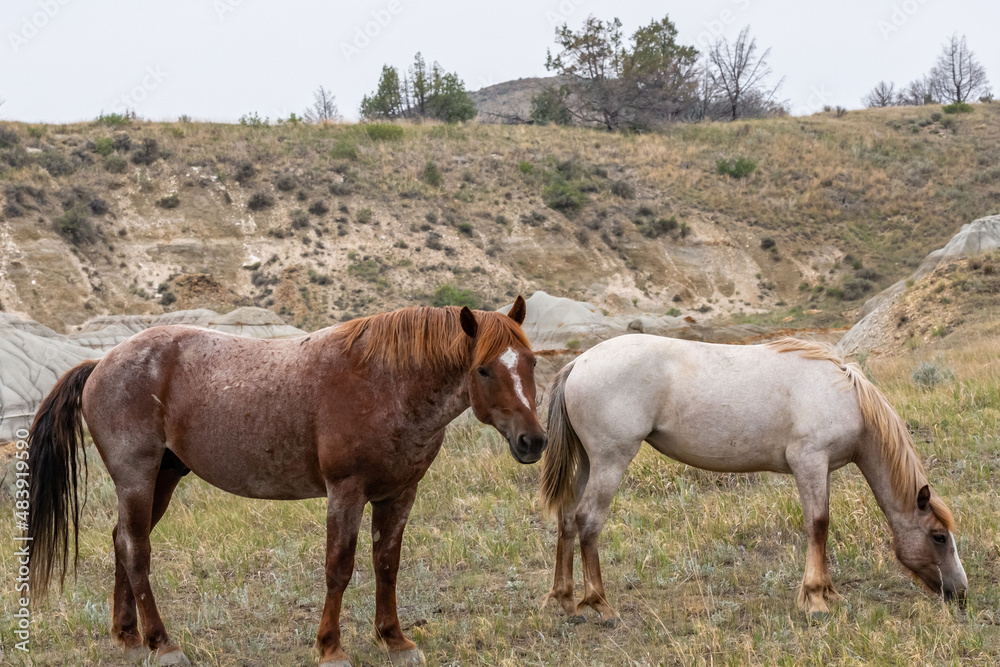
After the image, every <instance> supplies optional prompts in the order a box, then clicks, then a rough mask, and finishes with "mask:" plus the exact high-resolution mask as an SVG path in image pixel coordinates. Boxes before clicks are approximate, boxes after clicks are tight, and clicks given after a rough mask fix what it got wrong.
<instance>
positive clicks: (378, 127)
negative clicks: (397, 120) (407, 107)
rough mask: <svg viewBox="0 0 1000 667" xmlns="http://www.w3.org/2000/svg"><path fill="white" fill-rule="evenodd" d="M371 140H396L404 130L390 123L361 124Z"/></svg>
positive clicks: (401, 135) (401, 136) (400, 137)
mask: <svg viewBox="0 0 1000 667" xmlns="http://www.w3.org/2000/svg"><path fill="white" fill-rule="evenodd" d="M361 127H362V128H363V129H364V132H365V134H367V135H368V138H369V139H371V140H372V141H398V140H400V139H402V138H403V135H404V134H406V132H405V131H404V130H403V128H402V127H400V126H399V125H393V124H392V123H367V124H365V125H362V126H361Z"/></svg>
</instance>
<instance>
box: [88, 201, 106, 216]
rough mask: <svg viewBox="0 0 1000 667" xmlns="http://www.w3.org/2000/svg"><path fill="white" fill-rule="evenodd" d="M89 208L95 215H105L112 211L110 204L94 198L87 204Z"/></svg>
mask: <svg viewBox="0 0 1000 667" xmlns="http://www.w3.org/2000/svg"><path fill="white" fill-rule="evenodd" d="M87 208H89V209H90V212H91V213H93V214H94V215H104V214H105V213H107V212H108V211H109V210H110V207H109V206H108V202H106V201H104V200H103V199H101V198H100V197H94V198H93V199H91V200H90V202H89V203H88V204H87Z"/></svg>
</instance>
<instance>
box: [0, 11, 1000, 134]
mask: <svg viewBox="0 0 1000 667" xmlns="http://www.w3.org/2000/svg"><path fill="white" fill-rule="evenodd" d="M0 3H2V7H0V35H2V43H0V98H3V99H5V100H6V103H5V104H4V105H3V106H0V118H3V119H15V120H22V121H29V122H69V121H79V120H89V119H92V118H94V117H95V116H97V115H98V114H99V113H100V112H101V111H104V112H112V111H121V110H123V109H124V108H126V107H131V108H134V109H135V110H136V112H137V113H138V114H139V115H140V116H141V117H143V118H149V119H152V120H174V119H176V118H177V117H178V116H179V115H181V114H187V115H189V116H191V117H192V118H193V119H196V120H216V121H225V122H233V121H235V120H237V119H238V118H239V117H240V116H241V115H243V114H245V113H248V112H254V111H255V112H257V113H259V114H260V116H261V117H265V116H267V117H270V118H271V119H272V120H273V119H275V118H277V117H284V116H287V115H288V113H289V112H293V111H294V112H296V113H301V112H302V111H303V110H304V109H305V108H306V107H307V106H308V105H309V104H310V102H311V98H312V91H313V90H315V88H316V87H317V86H319V85H324V86H326V87H327V88H328V89H330V90H332V91H333V92H334V94H335V95H336V97H337V102H338V105H339V107H340V110H341V112H342V113H343V114H344V115H345V116H346V117H347V118H348V119H356V118H357V110H358V104H359V102H360V101H361V96H362V95H364V94H365V93H366V92H369V91H371V90H372V89H374V87H375V85H376V82H377V80H378V75H379V72H380V70H381V67H382V65H383V64H385V63H389V64H392V65H396V66H398V67H405V66H407V65H409V63H410V62H411V61H412V59H413V54H414V53H415V52H416V51H422V52H423V54H424V56H425V58H426V59H427V60H428V61H433V60H437V61H439V62H440V63H441V64H442V65H443V66H444V67H445V68H446V69H448V70H450V71H457V72H458V74H459V76H461V78H462V79H463V80H464V81H465V84H466V87H467V88H468V89H470V90H475V89H478V88H482V87H484V86H488V85H491V84H494V83H500V82H502V81H507V80H510V79H516V78H520V77H531V76H545V75H546V71H545V66H544V63H545V52H546V49H547V48H548V47H550V46H552V44H553V36H554V30H555V27H556V25H558V24H561V23H563V22H565V23H568V24H569V25H570V26H571V27H573V28H574V29H576V28H579V27H580V25H581V24H582V22H583V20H584V19H585V18H586V16H587V15H588V14H594V15H595V16H597V17H599V18H611V17H614V16H618V17H619V18H621V20H622V22H623V23H624V27H625V30H626V32H627V33H631V32H632V31H633V30H634V29H635V28H636V27H638V26H639V25H642V24H646V23H648V22H649V21H650V20H652V19H654V18H656V19H659V18H662V17H663V15H664V14H667V15H669V16H670V18H671V20H673V21H674V23H675V24H676V25H677V28H678V30H679V33H680V34H679V39H680V41H681V42H682V43H686V44H694V45H696V46H699V47H702V46H703V45H704V44H705V43H707V42H708V41H710V40H712V39H714V37H715V35H718V34H722V35H724V36H726V37H730V38H732V37H733V36H735V35H736V34H737V33H738V32H739V30H740V29H741V28H742V27H743V26H745V25H747V24H749V25H750V26H751V29H752V33H753V34H754V35H755V36H756V37H757V41H758V44H759V45H760V46H762V47H771V64H772V68H773V70H774V73H775V76H776V77H780V76H784V77H785V83H784V86H783V87H782V92H781V97H782V98H784V99H787V100H789V102H790V104H791V108H792V112H793V113H795V114H805V113H812V112H814V111H817V110H819V109H821V108H822V106H823V105H825V104H829V105H842V106H845V107H848V108H857V107H859V106H860V105H861V103H860V98H861V96H862V95H863V94H864V93H865V92H866V91H867V90H868V89H870V88H871V87H872V86H873V85H874V84H875V83H877V82H878V81H879V79H883V78H884V79H887V80H893V81H896V82H897V83H898V84H904V83H906V82H908V81H910V80H912V79H915V78H917V77H919V76H921V75H923V74H924V73H925V72H927V71H928V70H929V69H930V67H931V66H932V65H933V63H934V59H935V57H936V56H937V54H938V52H939V51H940V47H941V43H942V42H943V41H944V40H945V39H946V38H947V37H948V36H949V35H951V34H952V33H955V32H957V33H960V34H966V35H967V36H968V40H969V45H970V46H971V47H972V48H973V50H975V52H976V54H977V55H978V56H979V59H980V60H981V61H982V62H983V64H984V65H985V66H986V69H987V72H988V74H989V75H990V78H991V82H992V83H993V90H994V91H996V90H997V89H998V87H1000V39H997V34H996V33H997V29H998V27H1000V2H996V0H947V1H946V0H839V1H832V0H826V1H823V2H817V1H813V0H700V1H698V2H692V1H688V2H679V1H678V2H669V1H668V2H662V1H660V2H654V1H646V0H636V1H629V2H622V1H620V0H619V1H618V2H611V1H604V0H541V1H538V0H504V1H503V2H470V1H466V2H462V3H459V2H455V1H452V2H445V1H444V0H374V1H369V0H362V1H358V0H355V1H353V2H340V1H329V0H285V1H283V2H277V1H276V0H170V1H169V2H168V1H167V0H0Z"/></svg>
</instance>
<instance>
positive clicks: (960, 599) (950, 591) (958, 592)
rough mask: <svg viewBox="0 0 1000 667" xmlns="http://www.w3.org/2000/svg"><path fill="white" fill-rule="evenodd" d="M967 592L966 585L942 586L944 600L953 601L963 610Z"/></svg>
mask: <svg viewBox="0 0 1000 667" xmlns="http://www.w3.org/2000/svg"><path fill="white" fill-rule="evenodd" d="M967 593H968V588H967V587H955V586H945V587H944V599H945V601H946V602H955V603H957V604H958V608H959V609H961V610H962V611H965V598H966V595H967Z"/></svg>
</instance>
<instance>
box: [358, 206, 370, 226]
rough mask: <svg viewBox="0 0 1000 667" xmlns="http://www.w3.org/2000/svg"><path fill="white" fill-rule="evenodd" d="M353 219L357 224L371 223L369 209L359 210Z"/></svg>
mask: <svg viewBox="0 0 1000 667" xmlns="http://www.w3.org/2000/svg"><path fill="white" fill-rule="evenodd" d="M354 219H355V220H357V221H358V223H359V224H362V225H367V224H368V223H369V222H371V221H372V210H371V209H370V208H359V209H358V212H357V213H355V214H354Z"/></svg>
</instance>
